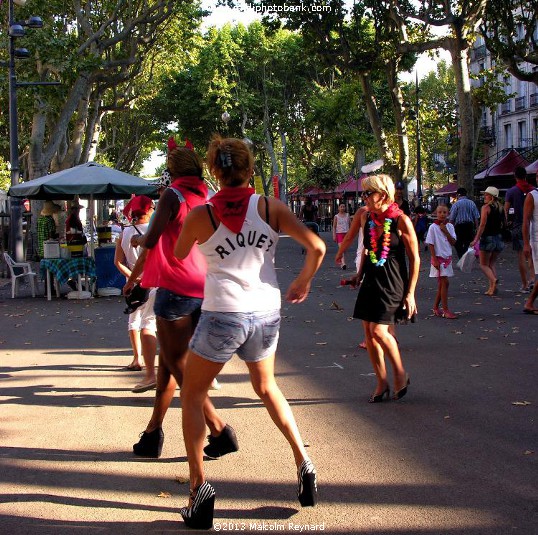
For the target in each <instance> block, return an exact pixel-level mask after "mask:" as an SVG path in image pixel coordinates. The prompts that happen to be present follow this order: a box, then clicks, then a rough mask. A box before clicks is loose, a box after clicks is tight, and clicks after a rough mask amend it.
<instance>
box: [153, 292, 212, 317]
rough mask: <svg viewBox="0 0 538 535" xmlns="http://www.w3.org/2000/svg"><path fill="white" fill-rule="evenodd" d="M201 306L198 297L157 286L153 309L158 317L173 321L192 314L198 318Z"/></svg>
mask: <svg viewBox="0 0 538 535" xmlns="http://www.w3.org/2000/svg"><path fill="white" fill-rule="evenodd" d="M201 308H202V299H201V298H200V297H188V296H185V295H177V294H175V293H174V292H171V291H170V290H167V289H166V288H157V294H156V295H155V305H154V308H153V310H154V311H155V315H156V316H159V317H160V318H163V319H165V320H168V321H174V320H178V319H181V318H183V317H185V316H191V315H192V316H193V318H196V319H198V316H199V314H200V309H201Z"/></svg>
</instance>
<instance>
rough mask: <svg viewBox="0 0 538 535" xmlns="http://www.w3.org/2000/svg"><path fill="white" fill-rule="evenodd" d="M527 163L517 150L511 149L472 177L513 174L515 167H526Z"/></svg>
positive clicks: (477, 178)
mask: <svg viewBox="0 0 538 535" xmlns="http://www.w3.org/2000/svg"><path fill="white" fill-rule="evenodd" d="M527 165H529V162H528V161H527V160H525V158H523V156H521V154H519V152H517V151H516V150H514V149H512V150H511V151H510V152H508V153H507V154H505V155H504V156H503V157H502V158H500V159H499V160H497V161H496V162H495V163H494V164H493V165H492V166H491V167H488V168H487V169H484V170H483V171H481V172H480V173H478V174H476V175H475V176H474V178H475V180H480V179H482V178H487V177H488V176H514V170H515V168H516V167H518V166H521V167H526V166H527Z"/></svg>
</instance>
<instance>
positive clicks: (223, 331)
mask: <svg viewBox="0 0 538 535" xmlns="http://www.w3.org/2000/svg"><path fill="white" fill-rule="evenodd" d="M207 162H208V167H209V170H210V172H211V173H212V174H213V175H214V176H215V177H216V178H217V180H218V181H219V183H220V186H221V190H220V191H219V192H218V193H217V194H216V195H215V196H214V197H212V199H211V201H209V203H208V204H206V205H205V206H199V207H196V208H194V209H193V210H192V211H191V212H190V213H189V215H188V216H187V218H186V219H185V224H184V226H183V229H182V232H181V234H180V236H179V239H178V241H177V243H176V247H175V255H176V256H177V257H178V258H183V257H185V256H186V255H187V254H188V253H189V251H190V249H191V248H192V247H193V245H194V244H195V243H196V242H197V243H198V247H199V250H200V252H201V253H202V254H203V255H204V256H205V258H206V261H207V275H206V282H205V290H204V300H203V303H202V315H201V318H200V321H199V323H198V326H197V327H196V331H195V333H194V335H193V337H192V339H191V342H190V345H189V349H190V351H189V356H188V358H187V364H186V368H185V375H184V380H183V386H182V389H181V402H182V408H183V435H184V439H185V447H186V449H187V457H188V461H189V469H190V488H191V491H190V500H189V505H188V507H184V508H182V509H181V515H182V516H183V519H184V521H185V523H186V524H187V526H189V527H193V528H199V529H209V528H211V526H212V524H213V508H214V501H215V491H214V489H213V487H212V486H211V485H210V484H209V483H208V482H207V481H205V476H204V468H203V451H202V447H203V443H204V432H205V423H204V414H203V410H202V409H203V404H204V401H205V399H206V397H207V391H208V388H209V386H210V384H211V381H212V380H213V379H214V378H215V377H216V376H217V374H218V373H219V372H220V371H221V369H222V368H223V366H224V364H225V363H226V362H228V360H230V359H231V357H232V356H233V354H234V353H235V354H237V355H238V356H239V357H240V358H241V359H242V360H244V361H245V362H246V364H247V367H248V370H249V373H250V378H251V382H252V386H253V387H254V390H255V392H256V393H257V394H258V396H260V398H261V400H262V401H263V403H264V405H265V406H266V408H267V410H268V412H269V414H270V416H271V418H272V419H273V421H274V422H275V424H276V425H277V427H278V428H279V430H280V431H281V432H282V433H283V435H284V436H285V437H286V439H287V440H288V442H289V444H290V446H291V448H292V451H293V456H294V459H295V463H296V465H297V471H298V480H299V488H298V498H299V502H300V503H301V505H302V506H312V505H314V504H315V502H316V495H317V487H316V471H315V469H314V465H313V464H312V462H311V461H310V459H309V458H308V455H307V453H306V450H305V448H304V444H303V441H302V440H301V436H300V434H299V430H298V428H297V424H296V423H295V419H294V417H293V413H292V411H291V408H290V406H289V404H288V402H287V400H286V398H285V397H284V396H283V394H282V392H281V391H280V389H279V388H278V386H277V384H276V381H275V377H274V362H275V350H276V346H277V342H278V333H279V327H280V305H281V302H280V301H281V298H280V289H279V287H278V283H277V278H276V272H275V267H274V255H275V249H276V244H277V242H278V237H279V231H281V232H283V233H286V234H288V235H289V236H291V237H292V238H294V239H295V240H296V241H297V242H298V243H300V244H301V245H302V247H303V248H304V249H305V250H306V257H305V262H304V266H303V269H302V270H301V272H300V273H299V275H298V276H297V278H296V279H295V280H294V281H293V282H292V283H291V285H290V287H289V289H288V291H287V294H286V300H287V301H289V302H291V303H299V302H302V301H304V300H305V299H306V297H307V295H308V292H309V290H310V283H311V281H312V278H313V277H314V274H315V273H316V271H317V270H318V268H319V266H320V264H321V261H322V260H323V256H324V254H325V244H324V243H323V241H322V240H321V239H320V238H319V237H318V236H317V235H316V234H315V233H313V232H310V231H309V230H308V229H307V228H306V227H305V226H304V225H303V224H301V223H300V222H299V220H298V219H297V218H296V217H295V216H294V215H293V214H292V212H290V210H289V209H288V207H287V206H286V205H285V204H284V203H282V202H281V201H279V200H277V199H275V198H267V197H262V196H260V195H256V194H255V193H254V189H252V188H250V187H249V182H250V179H251V178H252V175H253V172H254V160H253V157H252V153H251V152H250V150H249V148H248V147H247V145H246V144H245V143H244V142H243V141H241V140H238V139H231V138H228V139H221V138H220V137H218V136H217V137H215V138H213V140H212V141H211V143H210V145H209V148H208V153H207Z"/></svg>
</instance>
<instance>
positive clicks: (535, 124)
mask: <svg viewBox="0 0 538 535" xmlns="http://www.w3.org/2000/svg"><path fill="white" fill-rule="evenodd" d="M532 144H533V145H538V117H534V118H533V119H532Z"/></svg>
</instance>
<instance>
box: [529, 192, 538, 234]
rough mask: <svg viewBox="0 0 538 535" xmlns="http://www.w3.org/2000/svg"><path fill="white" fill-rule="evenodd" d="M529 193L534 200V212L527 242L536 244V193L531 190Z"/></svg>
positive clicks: (537, 222)
mask: <svg viewBox="0 0 538 535" xmlns="http://www.w3.org/2000/svg"><path fill="white" fill-rule="evenodd" d="M530 193H531V195H532V196H533V200H534V211H533V212H532V218H531V224H530V228H529V241H532V242H538V191H537V190H535V189H533V190H532V191H531V192H530Z"/></svg>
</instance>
